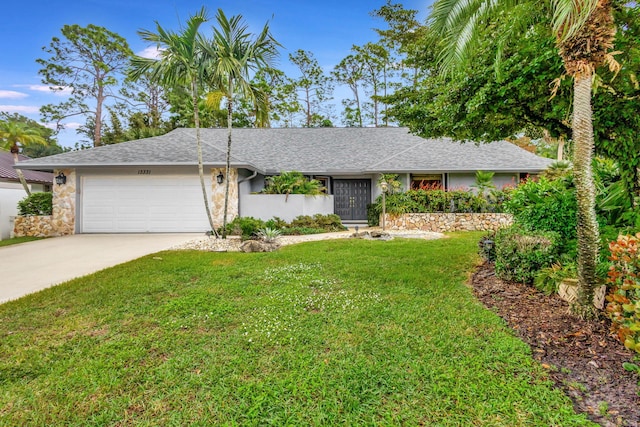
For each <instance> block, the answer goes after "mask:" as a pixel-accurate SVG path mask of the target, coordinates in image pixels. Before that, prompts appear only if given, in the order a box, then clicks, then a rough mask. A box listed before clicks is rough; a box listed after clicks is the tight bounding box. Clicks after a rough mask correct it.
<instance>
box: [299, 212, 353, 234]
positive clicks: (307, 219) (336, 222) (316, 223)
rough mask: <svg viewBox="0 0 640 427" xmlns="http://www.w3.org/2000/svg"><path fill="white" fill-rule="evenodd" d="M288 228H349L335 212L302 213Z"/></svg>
mask: <svg viewBox="0 0 640 427" xmlns="http://www.w3.org/2000/svg"><path fill="white" fill-rule="evenodd" d="M288 228H307V229H316V230H321V232H328V231H343V230H346V229H347V228H346V227H345V226H343V225H342V220H341V219H340V217H339V216H338V215H335V214H328V215H322V214H315V215H314V216H309V215H300V216H298V217H296V218H294V219H293V221H291V224H290V225H289V227H288Z"/></svg>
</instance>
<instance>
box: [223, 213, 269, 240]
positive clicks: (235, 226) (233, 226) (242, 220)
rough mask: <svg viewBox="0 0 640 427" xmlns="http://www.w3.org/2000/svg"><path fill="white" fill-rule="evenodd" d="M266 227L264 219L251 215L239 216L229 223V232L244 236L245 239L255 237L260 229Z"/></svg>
mask: <svg viewBox="0 0 640 427" xmlns="http://www.w3.org/2000/svg"><path fill="white" fill-rule="evenodd" d="M264 227H265V223H264V221H262V220H260V219H257V218H253V217H250V216H243V217H237V218H235V219H234V220H233V221H231V222H230V223H228V224H227V234H232V235H236V236H238V235H239V236H242V238H243V239H249V238H251V237H255V236H257V234H258V230H260V229H261V228H264Z"/></svg>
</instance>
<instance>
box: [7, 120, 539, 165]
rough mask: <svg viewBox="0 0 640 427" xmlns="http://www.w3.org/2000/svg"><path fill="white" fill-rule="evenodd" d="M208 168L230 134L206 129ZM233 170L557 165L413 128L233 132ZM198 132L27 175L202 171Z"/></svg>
mask: <svg viewBox="0 0 640 427" xmlns="http://www.w3.org/2000/svg"><path fill="white" fill-rule="evenodd" d="M201 133H202V141H203V158H204V163H205V164H206V165H208V166H222V165H224V163H225V152H226V144H227V130H226V129H201ZM232 138H233V140H232V141H233V143H232V151H231V154H232V160H231V163H232V166H235V167H248V168H250V169H254V170H257V171H258V172H261V173H266V174H269V173H278V172H281V171H289V170H296V171H300V172H303V173H306V174H322V173H334V174H338V173H342V174H358V173H374V172H411V171H459V172H473V171H476V170H491V171H495V172H498V171H504V172H507V171H512V172H515V171H520V172H536V171H540V170H542V169H545V168H546V167H547V166H548V165H549V163H551V160H550V159H545V158H542V157H538V156H536V155H534V154H531V153H529V152H528V151H526V150H523V149H521V148H519V147H517V146H515V145H513V144H510V143H509V142H506V141H498V142H493V143H490V144H481V145H476V144H473V143H465V144H461V143H459V142H456V141H452V140H450V139H446V138H438V139H425V138H421V137H419V136H415V135H412V134H410V133H409V131H408V130H407V129H406V128H279V129H233V134H232ZM195 164H197V157H196V140H195V129H176V130H174V131H172V132H170V133H168V134H166V135H162V136H158V137H153V138H146V139H142V140H137V141H129V142H123V143H120V144H115V145H109V146H105V147H98V148H93V149H89V150H81V151H72V152H68V153H63V154H57V155H54V156H49V157H43V158H40V159H33V160H29V161H26V162H21V163H20V165H19V167H21V168H24V169H47V170H52V169H53V168H61V167H81V166H125V165H130V166H142V165H195Z"/></svg>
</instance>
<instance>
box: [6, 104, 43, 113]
mask: <svg viewBox="0 0 640 427" xmlns="http://www.w3.org/2000/svg"><path fill="white" fill-rule="evenodd" d="M0 111H5V112H7V113H21V114H33V113H38V112H39V111H40V107H38V106H35V105H0Z"/></svg>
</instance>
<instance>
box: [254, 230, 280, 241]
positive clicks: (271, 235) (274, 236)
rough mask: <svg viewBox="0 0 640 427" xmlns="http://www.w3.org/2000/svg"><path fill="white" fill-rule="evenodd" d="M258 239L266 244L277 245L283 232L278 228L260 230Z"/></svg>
mask: <svg viewBox="0 0 640 427" xmlns="http://www.w3.org/2000/svg"><path fill="white" fill-rule="evenodd" d="M257 234H258V238H259V239H260V240H262V241H263V242H265V243H275V241H276V240H278V237H280V236H281V235H282V231H280V230H278V229H277V228H270V227H265V228H261V229H260V230H258V233H257Z"/></svg>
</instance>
